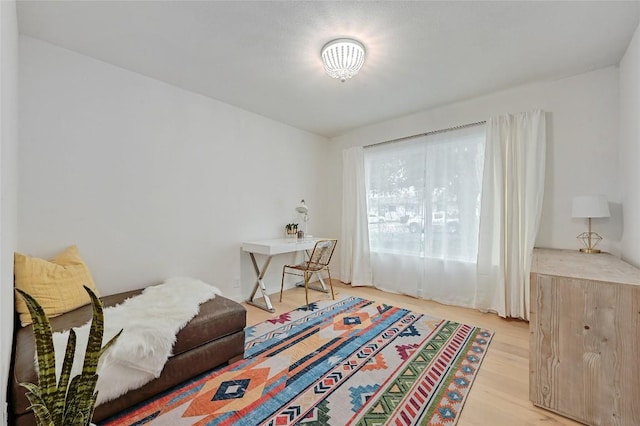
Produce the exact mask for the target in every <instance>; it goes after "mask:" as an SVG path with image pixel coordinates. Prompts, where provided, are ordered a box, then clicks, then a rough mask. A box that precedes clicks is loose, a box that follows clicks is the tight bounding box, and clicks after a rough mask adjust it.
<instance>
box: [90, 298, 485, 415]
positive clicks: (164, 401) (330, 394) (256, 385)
mask: <svg viewBox="0 0 640 426" xmlns="http://www.w3.org/2000/svg"><path fill="white" fill-rule="evenodd" d="M246 334H247V342H246V353H245V359H244V360H241V361H238V362H237V363H235V364H232V365H229V366H226V367H224V368H221V369H218V370H214V371H211V372H209V373H206V374H204V375H202V376H200V377H198V378H196V379H194V380H192V381H190V382H187V383H184V384H182V385H181V386H178V387H176V388H174V389H172V390H170V391H169V392H167V393H165V394H163V395H161V396H159V397H157V398H156V399H154V400H151V401H148V402H146V403H144V404H141V405H140V406H138V407H136V408H134V409H132V410H131V411H129V412H126V413H123V414H121V415H119V416H118V417H116V418H113V419H111V420H108V421H106V422H104V423H102V425H105V426H111V425H131V426H132V425H143V424H153V425H170V426H178V425H246V426H256V425H274V426H275V425H290V424H301V425H383V424H391V425H415V424H425V425H453V424H456V422H457V420H458V418H459V416H460V411H461V410H462V406H463V404H464V402H465V400H466V397H467V395H468V393H469V390H470V388H471V384H472V383H473V380H474V378H475V376H476V374H477V372H478V369H479V368H480V364H481V363H482V359H483V358H484V355H485V354H486V351H487V348H488V345H489V342H490V341H491V338H492V336H493V332H491V331H489V330H483V329H479V328H476V327H473V326H470V325H466V324H459V323H456V322H452V321H447V320H442V319H437V318H432V317H429V316H427V315H423V314H417V313H414V312H411V311H408V310H406V309H401V308H396V307H393V306H389V305H385V304H378V303H376V302H371V301H368V300H364V299H361V298H357V297H345V298H344V299H342V300H336V301H333V300H326V301H324V300H323V301H320V302H317V303H312V304H311V305H310V307H309V309H307V306H306V305H305V306H304V307H301V308H299V309H297V310H295V311H291V312H288V313H285V314H282V315H280V316H279V317H277V318H274V319H270V320H268V321H265V322H263V323H260V324H258V325H256V326H254V327H249V328H247V329H246Z"/></svg>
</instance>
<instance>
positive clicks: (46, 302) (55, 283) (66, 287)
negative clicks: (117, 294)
mask: <svg viewBox="0 0 640 426" xmlns="http://www.w3.org/2000/svg"><path fill="white" fill-rule="evenodd" d="M14 275H15V287H16V288H19V289H20V290H23V291H25V292H27V293H29V294H30V295H31V296H33V297H34V298H35V299H36V300H37V301H38V303H40V305H41V306H42V308H43V309H44V311H45V313H46V314H47V316H48V317H49V318H51V317H55V316H58V315H61V314H63V313H65V312H69V311H72V310H74V309H76V308H79V307H80V306H84V305H88V304H90V303H91V298H90V297H89V294H88V293H87V292H86V291H85V289H84V288H82V286H83V285H86V286H87V287H89V288H90V289H91V290H93V291H94V292H95V293H96V294H97V295H98V296H99V294H98V290H97V289H96V284H95V283H94V282H93V278H91V273H90V272H89V268H88V267H87V265H86V264H85V263H84V261H83V260H82V258H81V257H80V254H79V253H78V248H77V247H76V246H71V247H69V248H68V249H66V250H65V251H63V252H62V253H60V254H58V255H57V256H56V257H54V258H53V259H51V260H44V259H38V258H36V257H30V256H25V255H24V254H20V253H15V255H14ZM16 311H17V312H18V314H19V315H20V322H21V323H22V326H23V327H24V326H25V325H29V324H31V315H29V309H28V308H27V305H26V303H25V302H24V300H23V299H22V296H20V295H19V294H18V293H17V292H16Z"/></svg>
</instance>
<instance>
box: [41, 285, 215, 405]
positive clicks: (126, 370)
mask: <svg viewBox="0 0 640 426" xmlns="http://www.w3.org/2000/svg"><path fill="white" fill-rule="evenodd" d="M216 294H220V290H218V289H217V288H216V287H214V286H212V285H209V284H206V283H203V282H202V281H198V280H194V279H191V278H171V279H169V280H167V281H165V282H164V283H162V284H159V285H156V286H152V287H147V288H146V289H145V290H144V291H143V292H142V293H141V294H139V295H137V296H135V297H132V298H129V299H127V300H125V301H124V302H122V303H121V304H119V305H117V306H113V307H108V308H105V309H104V338H103V344H105V343H106V342H108V341H109V340H110V339H111V338H112V337H113V336H115V335H116V334H117V333H118V332H119V331H120V330H121V329H123V330H124V331H123V332H122V334H121V335H120V337H119V338H118V340H117V341H116V343H115V344H114V345H113V346H111V348H109V350H107V351H106V352H105V353H104V354H103V355H102V357H101V358H100V362H99V364H98V375H99V379H98V384H97V387H96V389H97V390H98V392H99V393H98V401H97V404H98V405H99V404H102V403H104V402H106V401H110V400H112V399H115V398H117V397H119V396H120V395H123V394H125V393H126V392H127V391H129V390H131V389H136V388H139V387H140V386H142V385H144V384H145V383H148V382H150V381H151V380H153V379H154V378H157V377H158V376H160V373H161V372H162V369H163V368H164V364H165V363H166V361H167V359H169V356H170V355H171V348H172V347H173V345H174V343H175V340H176V334H177V333H178V332H179V331H180V330H181V329H182V328H183V327H184V326H185V325H186V324H187V323H188V322H189V321H190V320H191V319H192V318H193V317H194V316H195V315H197V314H198V311H199V310H200V304H201V303H203V302H206V301H207V300H209V299H212V298H214V297H215V295H216ZM89 327H90V322H88V323H87V324H85V325H83V326H81V327H78V328H75V329H74V330H75V332H76V335H77V341H76V354H75V357H74V363H73V369H72V371H71V377H74V376H75V375H77V374H79V373H80V372H81V371H82V362H83V360H84V352H85V347H86V342H87V337H88V334H89ZM68 335H69V331H65V332H62V333H54V335H53V345H54V349H55V353H56V377H57V378H59V377H60V372H61V371H62V361H63V359H64V351H65V348H66V344H67V338H68ZM36 368H37V363H36Z"/></svg>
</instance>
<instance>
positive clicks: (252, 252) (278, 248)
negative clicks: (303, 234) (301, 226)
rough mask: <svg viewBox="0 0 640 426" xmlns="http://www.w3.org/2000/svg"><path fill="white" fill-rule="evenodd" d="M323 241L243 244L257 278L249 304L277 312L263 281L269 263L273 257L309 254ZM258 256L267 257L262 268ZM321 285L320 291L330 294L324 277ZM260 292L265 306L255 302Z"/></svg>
mask: <svg viewBox="0 0 640 426" xmlns="http://www.w3.org/2000/svg"><path fill="white" fill-rule="evenodd" d="M321 239H322V238H301V239H294V238H277V239H273V240H262V241H248V242H244V243H242V250H243V251H246V252H248V253H249V256H250V257H251V262H252V263H253V268H254V270H255V272H256V277H257V280H256V284H255V286H254V287H253V291H252V292H251V296H250V297H249V300H248V301H247V303H248V304H250V305H253V306H255V307H258V308H260V309H264V310H265V311H269V312H275V309H274V308H273V304H272V303H271V299H269V295H268V294H267V287H266V285H265V284H264V281H263V279H264V275H265V274H266V272H267V269H268V268H269V263H271V259H272V258H273V256H275V255H278V254H283V253H294V252H298V251H304V252H307V251H309V250H312V249H313V247H314V246H315V245H316V242H317V241H318V240H321ZM256 254H259V255H263V256H267V258H266V260H265V261H264V263H263V264H262V268H259V267H258V262H257V261H256ZM320 285H321V286H322V289H319V290H320V291H323V292H325V293H326V292H328V290H327V288H326V287H325V284H324V281H323V280H322V277H321V278H320ZM258 290H260V292H261V294H262V298H263V300H264V304H262V303H258V302H256V301H255V297H256V293H257V292H258Z"/></svg>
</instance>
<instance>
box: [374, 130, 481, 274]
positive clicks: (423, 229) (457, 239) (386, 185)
mask: <svg viewBox="0 0 640 426" xmlns="http://www.w3.org/2000/svg"><path fill="white" fill-rule="evenodd" d="M484 145H485V126H484V125H476V126H471V127H467V128H463V129H457V130H451V131H446V132H442V133H437V134H432V135H428V136H420V137H416V138H412V139H410V140H407V141H402V142H394V143H389V144H382V145H377V146H372V147H368V148H367V149H366V150H365V179H366V182H367V208H368V212H369V221H368V222H369V239H370V246H371V251H372V252H378V253H393V254H404V255H412V256H420V257H430V258H439V259H451V260H459V261H465V262H475V261H476V256H477V252H478V228H479V214H480V191H481V187H482V169H483V164H484Z"/></svg>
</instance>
